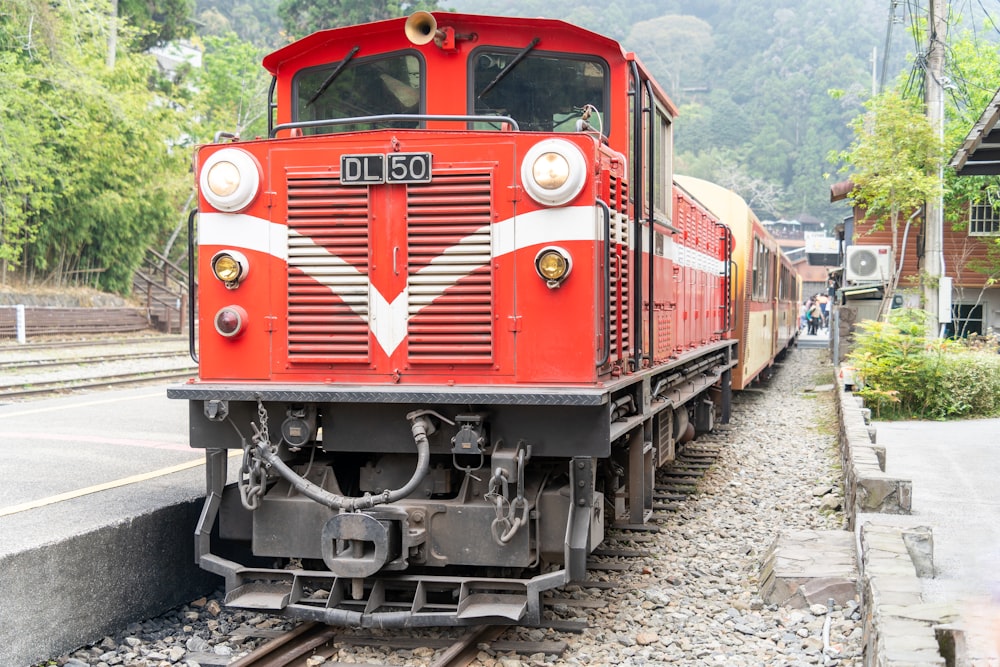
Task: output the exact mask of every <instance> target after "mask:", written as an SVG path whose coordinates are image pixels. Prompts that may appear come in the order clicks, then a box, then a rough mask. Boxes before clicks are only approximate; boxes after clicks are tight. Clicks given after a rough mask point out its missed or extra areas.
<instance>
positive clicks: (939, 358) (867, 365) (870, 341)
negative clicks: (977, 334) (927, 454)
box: [848, 309, 1000, 419]
mask: <svg viewBox="0 0 1000 667" xmlns="http://www.w3.org/2000/svg"><path fill="white" fill-rule="evenodd" d="M926 318H927V313H925V312H923V311H920V310H914V309H900V310H897V311H893V313H892V315H891V316H890V321H889V322H874V321H869V322H862V323H860V324H859V325H858V327H859V331H858V333H857V334H856V335H855V347H854V350H853V351H852V352H851V353H850V354H849V355H848V359H849V360H850V362H851V364H852V365H853V366H854V368H855V369H856V374H857V376H858V378H859V379H860V382H861V388H860V389H859V390H858V392H857V393H858V394H859V395H860V396H862V397H863V398H864V399H865V404H866V405H868V406H869V407H871V408H872V410H873V411H874V412H875V414H876V416H878V417H879V418H880V419H914V418H916V419H957V418H962V417H987V416H992V415H997V414H1000V355H998V354H997V348H996V345H995V344H989V341H984V340H983V339H979V340H978V341H976V342H975V344H974V345H967V344H966V343H965V342H964V341H956V340H944V339H934V340H929V339H927V338H926V337H925V323H926V321H927V320H926Z"/></svg>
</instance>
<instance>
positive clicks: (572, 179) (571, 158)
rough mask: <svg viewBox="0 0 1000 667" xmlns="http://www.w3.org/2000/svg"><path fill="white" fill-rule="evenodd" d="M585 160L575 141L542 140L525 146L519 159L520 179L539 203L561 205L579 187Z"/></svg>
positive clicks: (585, 171) (584, 181) (580, 188)
mask: <svg viewBox="0 0 1000 667" xmlns="http://www.w3.org/2000/svg"><path fill="white" fill-rule="evenodd" d="M586 181H587V160H586V159H585V158H584V156H583V153H582V152H581V151H580V149H579V148H578V147H577V146H576V144H574V143H572V142H569V141H567V140H565V139H545V140H543V141H539V142H538V143H537V144H535V145H534V146H532V147H531V148H529V149H528V152H527V153H525V155H524V160H523V161H522V162H521V182H522V184H523V185H524V189H525V191H526V192H527V193H528V194H529V195H530V196H531V198H532V199H534V200H535V201H536V202H538V203H539V204H544V205H546V206H561V205H563V204H566V203H568V202H570V201H571V200H572V199H573V198H574V197H576V196H577V195H578V194H580V191H581V190H583V185H584V183H586Z"/></svg>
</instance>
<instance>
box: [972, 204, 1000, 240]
mask: <svg viewBox="0 0 1000 667" xmlns="http://www.w3.org/2000/svg"><path fill="white" fill-rule="evenodd" d="M997 234H1000V213H997V210H996V209H995V208H993V204H991V203H990V202H988V201H986V202H983V203H981V204H972V205H971V206H969V236H995V235H997Z"/></svg>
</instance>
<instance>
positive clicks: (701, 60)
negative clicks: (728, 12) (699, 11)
mask: <svg viewBox="0 0 1000 667" xmlns="http://www.w3.org/2000/svg"><path fill="white" fill-rule="evenodd" d="M625 44H626V45H628V46H629V47H630V48H633V49H634V50H635V52H636V53H637V54H639V57H640V58H642V61H643V63H645V65H646V66H647V67H648V68H649V69H650V71H651V72H652V73H653V75H654V76H655V77H656V78H657V79H658V80H659V81H660V82H661V84H663V86H664V87H665V89H666V91H667V93H669V94H670V96H671V97H673V98H675V99H678V93H679V92H681V88H682V86H687V87H691V86H697V87H706V86H707V85H708V81H707V79H706V74H705V65H706V62H707V59H708V56H709V55H710V54H711V52H712V49H713V48H714V46H715V44H714V40H713V38H712V26H710V25H709V24H708V23H706V22H705V21H703V20H701V19H699V18H696V17H694V16H674V15H665V16H660V17H657V18H655V19H649V20H648V21H642V22H640V23H636V24H635V25H633V26H632V30H631V31H630V32H629V33H628V37H626V38H625Z"/></svg>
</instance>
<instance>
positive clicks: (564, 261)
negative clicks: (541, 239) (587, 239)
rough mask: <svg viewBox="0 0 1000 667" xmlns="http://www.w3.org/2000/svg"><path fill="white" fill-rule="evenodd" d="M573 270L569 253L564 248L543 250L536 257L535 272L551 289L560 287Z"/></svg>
mask: <svg viewBox="0 0 1000 667" xmlns="http://www.w3.org/2000/svg"><path fill="white" fill-rule="evenodd" d="M572 268H573V262H572V261H571V260H570V256H569V253H568V252H566V251H565V250H563V249H562V248H554V247H549V248H542V249H541V250H540V251H539V252H538V254H537V255H535V270H536V271H537V272H538V275H539V277H540V278H541V279H542V280H544V281H545V283H546V284H547V285H548V286H549V287H558V286H559V285H560V284H562V282H563V281H564V280H566V276H568V275H569V272H570V270H571V269H572Z"/></svg>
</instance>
